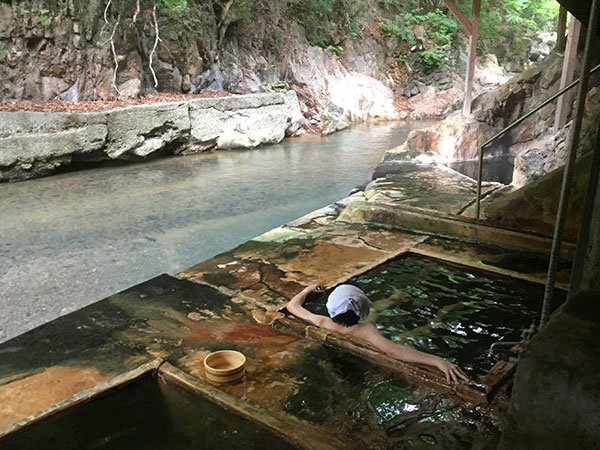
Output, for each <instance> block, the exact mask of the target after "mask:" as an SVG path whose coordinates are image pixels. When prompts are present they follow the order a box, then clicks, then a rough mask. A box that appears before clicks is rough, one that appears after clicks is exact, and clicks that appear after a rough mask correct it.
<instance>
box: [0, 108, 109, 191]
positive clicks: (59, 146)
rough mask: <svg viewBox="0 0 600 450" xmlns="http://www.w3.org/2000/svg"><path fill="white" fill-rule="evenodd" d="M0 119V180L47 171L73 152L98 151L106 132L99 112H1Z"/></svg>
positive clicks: (36, 174)
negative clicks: (0, 125) (0, 123)
mask: <svg viewBox="0 0 600 450" xmlns="http://www.w3.org/2000/svg"><path fill="white" fill-rule="evenodd" d="M0 122H3V127H2V131H1V133H2V134H1V135H0V181H12V180H22V179H27V178H34V177H39V176H43V175H47V174H48V173H51V172H52V171H54V170H56V168H58V167H59V166H61V165H64V164H69V163H70V162H71V159H72V155H73V154H90V153H95V152H98V151H101V149H102V148H103V147H104V144H105V142H106V136H107V127H106V121H105V117H104V116H103V115H102V114H94V113H92V114H71V113H54V114H51V113H40V112H25V111H20V112H17V113H7V112H4V113H0ZM1 136H6V137H1Z"/></svg>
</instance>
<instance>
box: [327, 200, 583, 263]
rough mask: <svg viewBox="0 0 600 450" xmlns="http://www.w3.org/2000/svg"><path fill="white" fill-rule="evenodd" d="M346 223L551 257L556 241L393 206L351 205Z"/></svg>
mask: <svg viewBox="0 0 600 450" xmlns="http://www.w3.org/2000/svg"><path fill="white" fill-rule="evenodd" d="M337 220H339V221H342V222H350V223H370V224H375V225H385V226H391V227H394V228H399V229H401V230H410V231H417V232H423V233H431V234H434V235H436V236H444V237H452V238H459V239H469V240H474V241H477V242H486V243H491V244H495V245H499V246H503V247H508V248H514V249H519V250H527V251H532V252H537V253H545V254H547V253H549V252H550V248H551V246H552V240H551V239H549V238H545V237H540V236H535V235H532V234H526V233H520V232H517V231H511V230H505V229H502V228H495V227H492V226H489V225H486V224H485V223H483V222H480V221H477V220H475V219H469V218H465V217H449V216H444V215H436V214H433V213H431V212H430V211H428V212H427V213H425V212H423V211H419V210H417V209H410V208H407V207H398V206H395V205H394V206H392V205H383V204H374V203H370V202H367V201H362V200H355V201H353V202H351V203H350V204H349V205H348V206H347V207H346V208H345V209H344V210H343V211H342V212H341V214H340V215H339V217H338V219H337ZM574 254H575V246H574V245H573V244H570V243H563V245H562V249H561V256H563V257H564V258H566V259H572V258H573V255H574Z"/></svg>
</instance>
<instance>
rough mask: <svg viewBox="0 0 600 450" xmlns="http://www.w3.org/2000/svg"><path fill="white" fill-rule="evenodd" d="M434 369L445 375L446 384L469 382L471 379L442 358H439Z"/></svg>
mask: <svg viewBox="0 0 600 450" xmlns="http://www.w3.org/2000/svg"><path fill="white" fill-rule="evenodd" d="M436 367H437V368H438V369H440V370H441V371H442V372H444V375H446V381H447V382H448V383H455V384H456V383H459V382H460V380H462V381H465V382H467V383H468V382H469V381H471V379H470V378H469V376H468V375H467V374H466V373H464V372H463V370H462V369H461V368H460V367H458V366H457V365H456V364H452V363H451V362H450V361H446V360H445V359H443V358H440V359H439V361H438V363H437V364H436Z"/></svg>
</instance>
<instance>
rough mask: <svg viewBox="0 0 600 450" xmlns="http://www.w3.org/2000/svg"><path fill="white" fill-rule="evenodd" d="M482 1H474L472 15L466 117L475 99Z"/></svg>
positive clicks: (465, 100) (465, 99)
mask: <svg viewBox="0 0 600 450" xmlns="http://www.w3.org/2000/svg"><path fill="white" fill-rule="evenodd" d="M480 10H481V0H473V10H472V13H471V35H470V36H469V62H468V63H467V76H466V78H465V98H464V101H463V109H462V113H463V116H464V117H468V116H469V115H470V114H471V101H472V99H473V79H474V77H475V58H476V57H477V35H478V34H479V12H480Z"/></svg>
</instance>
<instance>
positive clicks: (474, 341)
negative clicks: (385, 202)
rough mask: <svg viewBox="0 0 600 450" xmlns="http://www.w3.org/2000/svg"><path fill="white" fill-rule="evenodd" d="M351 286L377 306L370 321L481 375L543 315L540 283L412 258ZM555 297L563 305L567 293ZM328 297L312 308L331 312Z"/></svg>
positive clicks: (391, 335) (381, 268)
mask: <svg viewBox="0 0 600 450" xmlns="http://www.w3.org/2000/svg"><path fill="white" fill-rule="evenodd" d="M350 283H353V284H356V285H357V286H359V287H360V288H361V289H363V290H364V291H365V293H366V294H367V296H368V297H369V298H370V299H371V300H372V301H373V302H374V305H373V308H372V314H371V316H370V317H369V319H368V320H370V321H373V322H375V323H376V325H377V328H378V329H379V330H380V331H381V332H382V333H383V334H384V335H385V336H386V337H388V338H390V339H392V340H393V341H396V342H399V343H402V344H407V345H410V346H412V347H415V348H417V349H419V350H423V351H425V352H428V353H433V354H435V355H439V356H442V357H444V358H446V359H449V360H450V361H453V362H455V363H457V364H459V365H460V366H461V367H463V368H464V369H465V370H466V371H467V372H469V374H470V375H471V376H473V377H475V378H480V377H483V376H484V375H485V374H486V373H487V371H488V370H489V369H490V368H491V367H492V366H493V364H494V363H495V362H496V360H495V358H492V357H490V356H489V355H488V354H487V351H488V349H489V347H490V346H491V345H492V344H493V343H495V342H501V341H505V342H512V341H521V340H522V333H523V332H524V331H525V330H527V329H528V328H530V327H531V326H532V324H533V323H534V322H535V321H536V320H537V319H538V318H539V313H540V311H541V305H542V300H543V293H544V288H543V286H541V285H536V284H533V283H528V282H525V281H518V280H515V279H512V278H507V277H502V276H499V275H494V274H491V273H489V272H483V271H477V270H474V269H471V268H465V267H460V266H454V265H451V264H447V263H442V262H440V261H437V260H433V259H430V258H425V257H422V256H414V255H407V256H403V257H400V258H398V259H396V260H394V261H392V262H389V263H386V264H383V265H381V266H379V267H377V268H375V269H373V270H370V271H369V272H367V273H365V274H363V275H361V276H358V277H355V278H353V279H351V280H350ZM557 298H558V299H559V300H560V301H563V300H564V295H562V291H557ZM325 299H326V295H324V296H323V298H322V299H321V300H319V301H317V302H314V303H311V304H309V307H310V308H312V309H313V310H314V311H316V312H319V313H321V314H326V313H327V312H326V309H325Z"/></svg>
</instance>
